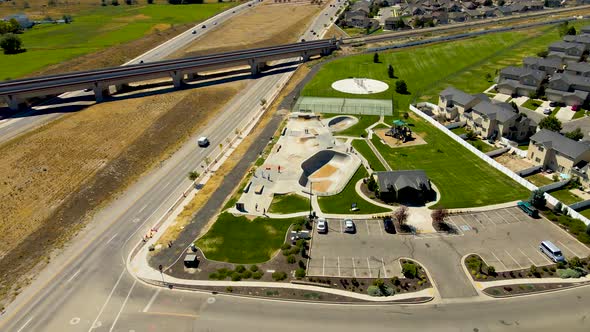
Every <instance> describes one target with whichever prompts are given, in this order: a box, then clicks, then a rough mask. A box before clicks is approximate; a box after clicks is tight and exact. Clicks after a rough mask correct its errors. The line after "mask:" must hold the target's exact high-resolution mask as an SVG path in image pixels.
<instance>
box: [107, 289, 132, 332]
mask: <svg viewBox="0 0 590 332" xmlns="http://www.w3.org/2000/svg"><path fill="white" fill-rule="evenodd" d="M136 283H137V280H135V281H133V285H131V288H129V292H128V293H127V296H126V297H125V301H123V304H122V305H121V309H119V312H118V313H117V317H115V320H114V321H113V325H111V328H110V329H109V332H113V329H114V328H115V325H116V324H117V321H118V320H119V317H121V313H122V312H123V309H124V308H125V305H126V304H127V300H129V296H130V295H131V292H132V291H133V288H135V284H136Z"/></svg>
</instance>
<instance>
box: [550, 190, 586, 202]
mask: <svg viewBox="0 0 590 332" xmlns="http://www.w3.org/2000/svg"><path fill="white" fill-rule="evenodd" d="M549 194H550V195H551V196H553V197H555V198H557V199H558V200H559V201H561V202H562V203H563V204H565V205H570V204H574V203H576V202H581V201H583V199H582V198H580V197H578V196H577V195H574V194H573V193H571V192H570V190H569V189H568V188H567V187H565V188H562V189H559V190H555V191H551V192H549Z"/></svg>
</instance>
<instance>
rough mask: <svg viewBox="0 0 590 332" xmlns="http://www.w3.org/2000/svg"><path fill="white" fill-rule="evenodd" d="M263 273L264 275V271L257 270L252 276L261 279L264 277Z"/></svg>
mask: <svg viewBox="0 0 590 332" xmlns="http://www.w3.org/2000/svg"><path fill="white" fill-rule="evenodd" d="M263 275H264V272H262V271H256V272H254V273H252V278H254V279H256V280H259V279H261V278H262V276H263Z"/></svg>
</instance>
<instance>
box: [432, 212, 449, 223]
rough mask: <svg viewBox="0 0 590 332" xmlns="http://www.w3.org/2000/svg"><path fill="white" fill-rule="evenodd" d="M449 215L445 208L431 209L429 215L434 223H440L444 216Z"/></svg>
mask: <svg viewBox="0 0 590 332" xmlns="http://www.w3.org/2000/svg"><path fill="white" fill-rule="evenodd" d="M448 215H449V211H447V210H446V209H436V210H434V211H432V213H431V214H430V216H431V217H432V221H433V222H435V223H442V222H444V221H445V218H446V217H447V216H448Z"/></svg>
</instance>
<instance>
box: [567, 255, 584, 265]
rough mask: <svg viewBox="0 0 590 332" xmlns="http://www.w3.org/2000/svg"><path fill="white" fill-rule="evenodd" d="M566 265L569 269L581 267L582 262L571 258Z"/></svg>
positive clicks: (576, 258)
mask: <svg viewBox="0 0 590 332" xmlns="http://www.w3.org/2000/svg"><path fill="white" fill-rule="evenodd" d="M568 264H569V266H570V267H582V261H581V260H580V259H579V258H578V257H572V258H571V259H570V260H569V261H568Z"/></svg>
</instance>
